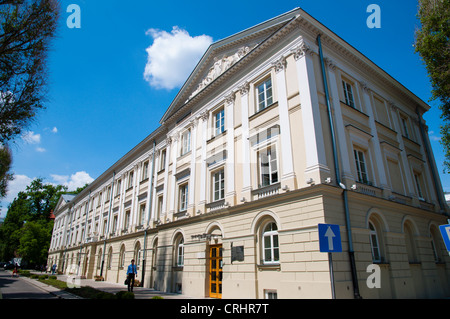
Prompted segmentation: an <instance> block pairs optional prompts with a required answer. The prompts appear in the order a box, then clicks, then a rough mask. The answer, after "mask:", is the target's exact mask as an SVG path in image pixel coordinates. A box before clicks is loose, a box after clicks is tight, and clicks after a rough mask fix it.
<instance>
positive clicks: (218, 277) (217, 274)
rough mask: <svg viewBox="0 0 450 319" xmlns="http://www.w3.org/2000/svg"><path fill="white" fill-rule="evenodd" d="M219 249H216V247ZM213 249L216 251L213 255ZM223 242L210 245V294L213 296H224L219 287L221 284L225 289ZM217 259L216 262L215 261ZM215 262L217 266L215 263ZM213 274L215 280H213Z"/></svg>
mask: <svg viewBox="0 0 450 319" xmlns="http://www.w3.org/2000/svg"><path fill="white" fill-rule="evenodd" d="M217 248H218V249H219V250H216V249H217ZM213 250H214V251H215V252H216V254H215V256H214V257H213ZM222 251H223V250H222V244H217V245H209V247H208V257H209V258H208V294H209V297H211V298H218V299H221V298H222V292H223V290H222V291H220V289H219V285H220V287H221V289H223V255H222ZM214 261H215V263H214ZM214 264H215V268H213V265H214ZM213 274H214V278H215V280H213ZM214 283H215V291H216V292H212V289H211V287H212V285H213V284H214Z"/></svg>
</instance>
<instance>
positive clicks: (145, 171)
mask: <svg viewBox="0 0 450 319" xmlns="http://www.w3.org/2000/svg"><path fill="white" fill-rule="evenodd" d="M147 178H148V161H146V162H145V163H144V165H142V176H141V181H143V180H145V179H147Z"/></svg>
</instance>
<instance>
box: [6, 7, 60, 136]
mask: <svg viewBox="0 0 450 319" xmlns="http://www.w3.org/2000/svg"><path fill="white" fill-rule="evenodd" d="M58 19H59V5H58V3H57V1H56V0H0V143H2V144H5V143H6V142H8V141H10V140H11V139H12V138H14V137H15V136H17V135H19V134H21V132H22V130H23V128H25V127H27V126H28V125H29V124H30V122H31V121H32V119H33V117H34V116H35V115H36V112H37V110H39V109H42V108H44V101H45V99H46V93H47V92H46V78H47V66H46V64H47V52H48V50H49V47H50V40H51V39H52V38H54V36H55V33H56V29H57V21H58Z"/></svg>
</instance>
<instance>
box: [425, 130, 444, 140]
mask: <svg viewBox="0 0 450 319" xmlns="http://www.w3.org/2000/svg"><path fill="white" fill-rule="evenodd" d="M428 137H429V138H430V140H431V141H440V140H441V137H440V136H436V135H434V132H433V131H429V132H428Z"/></svg>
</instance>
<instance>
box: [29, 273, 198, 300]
mask: <svg viewBox="0 0 450 319" xmlns="http://www.w3.org/2000/svg"><path fill="white" fill-rule="evenodd" d="M31 273H33V274H36V275H44V274H45V273H43V272H40V271H31ZM47 274H48V273H47ZM56 276H57V279H58V280H61V281H67V278H68V276H67V275H56ZM20 278H21V279H23V280H28V281H29V282H30V283H32V284H34V285H35V286H37V287H39V288H41V289H44V290H46V291H48V292H49V293H50V294H53V295H55V296H57V297H58V298H61V299H82V298H80V297H78V296H75V295H73V294H70V293H68V292H66V291H63V290H59V289H58V288H55V287H53V286H50V285H47V284H45V283H42V282H40V281H38V280H36V279H31V278H27V277H24V276H20ZM77 283H79V284H80V286H82V287H85V286H90V287H92V288H95V289H98V290H102V291H105V292H110V293H117V292H119V291H127V286H125V285H123V284H117V283H111V282H106V281H95V280H93V279H79V280H77ZM133 293H134V297H135V299H151V298H153V297H155V296H159V297H162V298H164V299H193V298H192V297H188V296H185V295H183V294H175V293H165V292H161V291H157V290H154V289H152V288H142V287H134V288H133Z"/></svg>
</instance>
